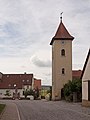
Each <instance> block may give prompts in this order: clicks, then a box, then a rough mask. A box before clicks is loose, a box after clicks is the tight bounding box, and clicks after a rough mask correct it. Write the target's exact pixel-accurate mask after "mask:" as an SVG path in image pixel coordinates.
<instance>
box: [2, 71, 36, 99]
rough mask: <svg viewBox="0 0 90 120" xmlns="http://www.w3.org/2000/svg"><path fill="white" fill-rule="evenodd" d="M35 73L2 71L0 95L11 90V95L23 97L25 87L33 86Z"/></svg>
mask: <svg viewBox="0 0 90 120" xmlns="http://www.w3.org/2000/svg"><path fill="white" fill-rule="evenodd" d="M33 83H34V78H33V74H26V73H24V74H3V73H0V95H2V96H5V94H6V92H7V91H9V94H10V96H11V97H15V98H18V97H22V96H23V91H24V90H25V89H31V88H33Z"/></svg>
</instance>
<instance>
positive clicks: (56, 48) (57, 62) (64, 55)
mask: <svg viewBox="0 0 90 120" xmlns="http://www.w3.org/2000/svg"><path fill="white" fill-rule="evenodd" d="M73 39H74V37H73V36H71V35H70V33H69V32H68V30H67V29H66V27H65V26H64V24H63V22H62V17H61V21H60V24H59V27H58V29H57V31H56V34H55V36H54V37H53V38H52V40H51V42H50V45H52V100H59V99H61V91H62V88H63V85H64V84H65V83H67V82H68V80H72V41H73Z"/></svg>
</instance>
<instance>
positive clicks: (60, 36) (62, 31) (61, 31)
mask: <svg viewBox="0 0 90 120" xmlns="http://www.w3.org/2000/svg"><path fill="white" fill-rule="evenodd" d="M73 39H74V37H73V36H71V35H70V34H69V32H68V31H67V29H66V27H65V26H64V24H63V22H62V20H61V23H60V25H59V27H58V29H57V32H56V34H55V36H54V37H53V38H52V40H51V43H50V45H52V44H53V42H54V40H73Z"/></svg>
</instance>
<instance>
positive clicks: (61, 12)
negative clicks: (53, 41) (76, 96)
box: [60, 12, 63, 21]
mask: <svg viewBox="0 0 90 120" xmlns="http://www.w3.org/2000/svg"><path fill="white" fill-rule="evenodd" d="M62 14H63V12H61V13H60V19H61V21H62Z"/></svg>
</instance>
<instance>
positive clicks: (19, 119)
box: [15, 104, 21, 120]
mask: <svg viewBox="0 0 90 120" xmlns="http://www.w3.org/2000/svg"><path fill="white" fill-rule="evenodd" d="M15 105H16V104H15ZM16 110H17V114H18V120H21V118H20V114H19V110H18V107H17V105H16Z"/></svg>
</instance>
